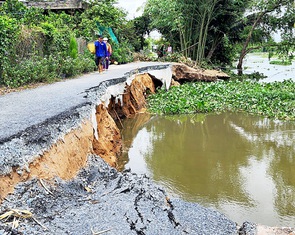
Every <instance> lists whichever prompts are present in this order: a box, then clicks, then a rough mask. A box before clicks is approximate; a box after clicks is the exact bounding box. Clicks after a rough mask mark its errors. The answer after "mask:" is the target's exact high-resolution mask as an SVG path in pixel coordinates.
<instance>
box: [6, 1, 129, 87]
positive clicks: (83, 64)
mask: <svg viewBox="0 0 295 235" xmlns="http://www.w3.org/2000/svg"><path fill="white" fill-rule="evenodd" d="M113 4H114V0H110V1H106V2H105V3H102V2H101V1H99V0H94V1H91V3H88V8H87V9H86V10H84V11H82V12H80V11H77V12H75V14H67V13H65V12H62V11H59V12H51V11H50V10H47V11H46V10H43V9H39V8H28V7H26V6H25V5H24V4H23V3H22V2H21V1H18V0H7V1H5V3H3V5H2V6H1V7H0V86H7V87H19V86H24V85H27V84H34V83H39V82H45V83H50V82H54V81H58V80H60V79H63V78H71V77H74V76H77V75H79V74H81V73H85V72H90V71H94V70H96V69H97V68H96V65H95V62H94V55H92V54H91V53H89V51H88V50H87V47H86V46H87V43H88V42H91V41H94V40H96V39H97V34H98V33H100V34H101V33H104V36H107V37H109V38H110V40H109V41H110V43H111V44H113V49H114V55H113V57H112V59H113V60H117V61H118V62H119V63H126V62H130V61H132V56H130V55H131V54H132V53H131V51H133V47H132V45H130V43H128V41H127V40H124V39H125V38H124V37H125V35H126V34H125V33H124V32H122V31H124V28H125V24H126V20H125V19H124V17H125V15H126V14H125V13H124V12H123V11H122V10H120V9H118V8H116V7H114V6H113ZM97 23H99V24H100V25H103V26H104V28H107V27H111V28H112V29H113V31H115V34H116V35H119V38H118V39H119V40H121V41H122V43H120V46H119V45H115V43H114V42H112V39H111V37H110V35H108V34H106V32H99V30H100V29H99V28H98V26H97Z"/></svg>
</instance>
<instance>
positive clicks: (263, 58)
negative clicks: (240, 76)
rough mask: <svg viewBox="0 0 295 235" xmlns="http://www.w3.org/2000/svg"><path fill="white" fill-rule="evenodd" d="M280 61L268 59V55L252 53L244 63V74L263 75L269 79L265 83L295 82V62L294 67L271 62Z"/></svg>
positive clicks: (264, 80)
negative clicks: (289, 80) (287, 80)
mask: <svg viewBox="0 0 295 235" xmlns="http://www.w3.org/2000/svg"><path fill="white" fill-rule="evenodd" d="M272 60H278V59H275V58H271V59H270V60H269V59H268V53H250V54H248V55H247V56H246V57H245V59H244V62H243V68H244V71H243V73H244V74H250V73H254V72H259V73H263V74H264V75H265V76H267V78H265V79H263V80H262V81H263V82H274V81H279V82H282V81H284V80H286V79H292V80H293V81H295V62H294V61H293V63H292V65H274V64H270V61H272Z"/></svg>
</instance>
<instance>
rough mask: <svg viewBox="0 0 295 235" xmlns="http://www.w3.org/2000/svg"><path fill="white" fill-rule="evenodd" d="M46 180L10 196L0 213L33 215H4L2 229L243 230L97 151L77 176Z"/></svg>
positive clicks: (78, 234) (35, 231) (77, 231)
mask: <svg viewBox="0 0 295 235" xmlns="http://www.w3.org/2000/svg"><path fill="white" fill-rule="evenodd" d="M43 182H44V185H46V188H47V189H48V190H47V189H46V188H44V187H43V186H42V184H40V181H38V180H37V179H32V180H29V181H27V182H25V183H21V184H19V185H18V186H17V187H16V190H15V193H14V194H12V195H9V196H8V197H7V198H6V200H5V201H4V202H3V203H2V205H1V206H0V215H1V214H2V213H5V212H7V211H9V210H11V209H22V210H26V211H29V212H30V213H32V216H30V217H28V218H21V217H15V216H11V217H9V218H5V219H4V220H1V222H0V234H14V235H18V234H30V235H34V234H44V235H47V234H48V235H49V234H75V235H82V234H92V231H93V232H99V231H106V232H105V234H114V235H120V234H122V235H126V234H210V235H211V234H216V235H218V234H237V227H236V224H235V223H234V222H232V221H230V220H229V219H227V218H226V217H225V216H224V215H222V214H220V213H219V212H216V211H213V210H211V209H207V208H204V207H201V206H199V205H197V204H193V203H187V202H184V201H182V200H178V199H173V198H171V199H169V197H168V195H167V194H166V193H165V190H164V189H162V188H160V187H159V186H157V185H156V184H154V183H153V182H152V181H151V180H150V179H149V178H147V177H146V176H145V175H140V176H139V175H136V174H132V173H131V172H128V171H124V172H122V173H120V172H118V171H116V170H115V169H114V168H112V167H110V166H109V165H108V164H107V163H106V162H105V161H104V160H102V159H101V158H98V157H97V156H96V155H91V156H90V157H89V159H88V163H87V167H85V168H84V169H82V170H81V171H80V172H79V174H78V175H77V177H75V178H74V179H72V180H70V181H64V180H61V179H60V178H55V179H54V180H51V181H43ZM48 191H50V192H51V193H49V192H48ZM16 221H17V222H16ZM13 223H14V227H12V224H13Z"/></svg>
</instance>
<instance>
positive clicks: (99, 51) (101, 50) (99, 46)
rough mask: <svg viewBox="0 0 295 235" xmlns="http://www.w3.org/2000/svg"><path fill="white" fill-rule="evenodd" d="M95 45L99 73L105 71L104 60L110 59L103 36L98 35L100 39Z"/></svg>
mask: <svg viewBox="0 0 295 235" xmlns="http://www.w3.org/2000/svg"><path fill="white" fill-rule="evenodd" d="M94 46H95V63H96V66H97V67H98V71H99V73H101V72H102V71H103V61H104V59H106V60H108V55H107V45H106V43H104V41H103V37H102V36H101V35H98V40H97V41H95V42H94Z"/></svg>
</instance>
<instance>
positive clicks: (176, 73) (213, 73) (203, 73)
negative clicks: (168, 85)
mask: <svg viewBox="0 0 295 235" xmlns="http://www.w3.org/2000/svg"><path fill="white" fill-rule="evenodd" d="M172 74H173V76H172V77H173V79H174V80H175V81H177V82H179V83H181V84H182V83H184V82H192V81H195V82H196V81H203V82H214V81H217V80H218V79H221V80H228V79H229V78H230V76H229V75H227V74H226V73H224V72H222V71H217V70H209V69H194V68H192V67H189V66H187V65H185V64H174V65H173V66H172Z"/></svg>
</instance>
